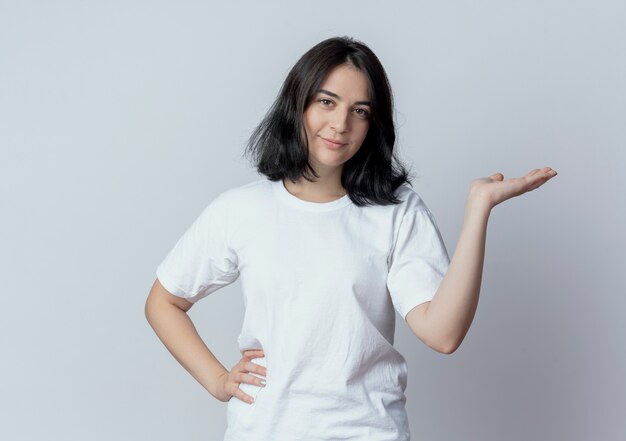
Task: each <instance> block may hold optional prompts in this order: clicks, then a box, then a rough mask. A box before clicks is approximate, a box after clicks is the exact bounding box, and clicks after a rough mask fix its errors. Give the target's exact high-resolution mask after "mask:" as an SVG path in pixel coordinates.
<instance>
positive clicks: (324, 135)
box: [304, 64, 371, 173]
mask: <svg viewBox="0 0 626 441" xmlns="http://www.w3.org/2000/svg"><path fill="white" fill-rule="evenodd" d="M370 112H371V107H370V100H369V93H368V84H367V77H366V76H365V75H364V74H363V73H362V72H361V71H360V70H358V69H357V68H355V67H353V66H351V65H348V64H342V65H339V66H337V67H335V68H334V69H333V70H331V71H330V73H329V74H328V77H327V78H326V81H324V83H323V84H322V86H321V88H320V90H318V91H317V93H316V94H315V95H314V97H313V100H312V101H311V103H310V104H309V106H308V107H307V109H306V110H305V112H304V128H305V130H306V135H307V140H308V144H309V163H310V164H311V166H312V167H313V168H314V169H315V170H316V172H318V173H319V172H322V173H324V172H328V171H333V169H335V168H339V169H340V170H341V169H342V168H343V164H344V163H345V162H346V161H348V160H349V159H350V158H352V156H354V154H355V153H356V152H357V151H358V150H359V148H360V147H361V144H363V140H364V139H365V136H366V135H367V131H368V129H369V124H370V121H369V117H370Z"/></svg>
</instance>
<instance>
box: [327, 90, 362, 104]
mask: <svg viewBox="0 0 626 441" xmlns="http://www.w3.org/2000/svg"><path fill="white" fill-rule="evenodd" d="M317 93H325V94H326V95H329V96H332V97H333V98H337V99H338V100H339V101H341V97H340V96H339V95H337V94H336V93H333V92H331V91H330V90H326V89H320V90H318V91H317ZM354 104H359V105H365V106H371V105H372V104H371V102H369V101H357V102H355V103H354Z"/></svg>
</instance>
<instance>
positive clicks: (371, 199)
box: [246, 37, 412, 206]
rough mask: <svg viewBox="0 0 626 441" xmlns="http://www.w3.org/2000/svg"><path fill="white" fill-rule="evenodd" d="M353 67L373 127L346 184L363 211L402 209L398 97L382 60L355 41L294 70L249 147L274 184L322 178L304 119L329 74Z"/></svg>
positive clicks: (318, 51) (316, 53)
mask: <svg viewBox="0 0 626 441" xmlns="http://www.w3.org/2000/svg"><path fill="white" fill-rule="evenodd" d="M341 64H350V65H352V66H354V67H355V68H357V69H359V70H360V71H361V72H363V73H364V74H365V76H366V77H367V80H368V86H369V87H368V88H369V95H370V96H369V99H370V101H371V114H370V125H369V129H368V132H367V135H366V137H365V140H364V141H363V144H362V145H361V147H360V148H359V150H358V151H357V153H355V154H354V156H353V157H352V158H350V159H349V160H348V161H346V162H345V163H344V166H343V170H342V175H341V184H342V185H343V187H344V188H345V189H346V191H347V193H348V195H349V197H350V199H352V202H354V204H355V205H357V206H365V205H372V204H377V205H389V204H398V203H400V202H401V201H400V200H399V199H397V198H396V197H395V195H394V192H395V190H396V189H397V188H398V187H399V186H400V185H402V184H403V183H405V182H406V183H408V184H409V185H412V184H411V182H410V178H409V173H408V172H407V170H406V169H405V167H404V166H403V165H402V164H401V163H400V161H399V160H398V158H397V157H396V156H395V155H394V145H395V141H396V133H395V126H394V120H393V96H392V93H391V87H390V85H389V80H388V79H387V74H386V73H385V70H384V68H383V66H382V64H381V62H380V61H379V60H378V57H376V55H375V54H374V52H372V50H371V49H370V48H369V47H367V46H366V45H365V44H364V43H362V42H360V41H357V40H354V39H353V38H350V37H335V38H329V39H327V40H324V41H322V42H320V43H318V44H316V45H315V46H313V47H312V48H311V49H309V50H308V51H307V52H306V53H305V54H304V55H303V56H302V57H301V58H300V59H299V60H298V62H297V63H296V64H295V65H294V66H293V67H292V68H291V70H290V71H289V73H288V75H287V78H286V79H285V81H284V83H283V85H282V87H281V90H280V92H279V94H278V96H277V98H276V100H275V101H274V103H273V105H272V106H271V108H270V109H269V111H268V112H267V114H266V115H265V117H264V119H263V120H262V121H261V123H260V124H259V125H258V126H257V127H256V129H255V130H254V131H253V133H252V135H251V136H250V138H249V140H248V144H247V146H246V153H247V154H249V155H250V156H252V161H253V163H254V166H255V167H256V168H257V170H258V172H259V173H260V174H263V175H265V176H267V177H268V178H269V179H270V180H271V181H277V180H279V179H281V180H282V179H283V178H287V179H290V180H291V181H292V182H295V181H297V180H298V179H299V178H300V177H303V178H304V179H307V180H308V181H314V180H315V178H319V175H317V174H316V173H315V170H314V169H313V168H312V167H311V165H310V163H309V161H308V143H307V138H306V135H304V134H305V129H304V121H303V115H304V111H305V109H306V108H307V107H308V106H309V104H310V103H311V101H312V100H313V98H314V96H315V94H316V93H317V91H318V90H319V88H320V87H321V86H322V84H323V82H324V80H325V79H326V77H327V76H328V74H329V72H330V71H331V70H332V69H333V68H335V67H336V66H339V65H341Z"/></svg>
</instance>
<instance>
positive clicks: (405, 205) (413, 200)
mask: <svg viewBox="0 0 626 441" xmlns="http://www.w3.org/2000/svg"><path fill="white" fill-rule="evenodd" d="M394 194H395V196H396V197H397V198H398V199H399V200H400V201H401V203H400V204H398V207H399V208H398V209H399V210H400V211H402V212H405V213H408V212H411V211H416V210H420V209H426V210H428V207H426V203H425V202H424V199H423V198H422V196H421V195H420V193H418V192H417V191H416V190H415V189H414V188H413V187H411V185H410V184H408V183H404V184H401V185H400V186H399V187H398V188H396V190H395V192H394Z"/></svg>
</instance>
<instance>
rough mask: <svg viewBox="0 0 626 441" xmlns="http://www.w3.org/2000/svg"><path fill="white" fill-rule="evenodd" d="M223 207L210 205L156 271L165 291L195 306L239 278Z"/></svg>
mask: <svg viewBox="0 0 626 441" xmlns="http://www.w3.org/2000/svg"><path fill="white" fill-rule="evenodd" d="M220 207H223V205H222V204H219V203H218V200H217V199H216V200H214V201H213V202H211V203H210V204H209V205H208V206H207V207H206V208H205V209H204V210H203V211H202V213H201V214H200V216H198V218H197V219H196V220H195V221H194V222H193V224H192V225H191V226H190V227H189V228H188V229H187V231H186V232H185V233H184V234H183V236H182V237H181V238H180V239H179V240H178V242H176V244H175V245H174V248H172V250H171V251H170V252H169V253H168V254H167V256H166V257H165V259H164V260H163V261H162V262H161V264H160V265H159V266H158V267H157V270H156V274H157V277H158V279H159V281H160V282H161V284H162V285H163V287H164V288H165V289H167V290H168V291H169V292H171V293H172V294H174V295H176V296H179V297H183V298H185V299H187V300H188V301H190V302H192V303H195V302H196V301H198V300H200V299H201V298H203V297H206V296H208V295H209V294H211V293H212V292H214V291H217V290H218V289H220V288H222V287H224V286H226V285H229V284H231V283H233V282H234V281H235V280H237V278H238V277H239V270H238V260H237V254H236V253H235V251H234V250H233V249H232V248H231V247H230V246H229V245H228V237H227V234H226V233H227V228H226V225H225V224H226V223H227V221H226V218H225V213H224V212H223V208H220Z"/></svg>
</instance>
